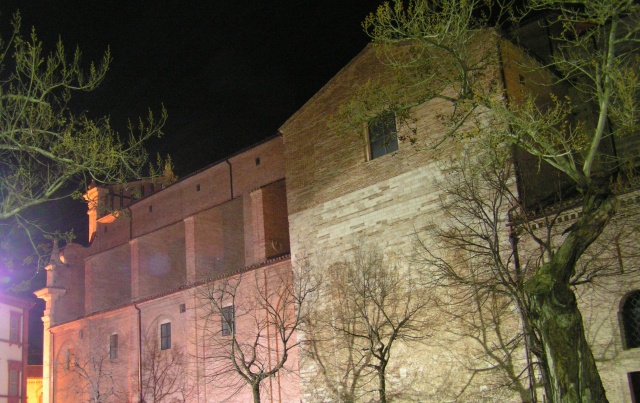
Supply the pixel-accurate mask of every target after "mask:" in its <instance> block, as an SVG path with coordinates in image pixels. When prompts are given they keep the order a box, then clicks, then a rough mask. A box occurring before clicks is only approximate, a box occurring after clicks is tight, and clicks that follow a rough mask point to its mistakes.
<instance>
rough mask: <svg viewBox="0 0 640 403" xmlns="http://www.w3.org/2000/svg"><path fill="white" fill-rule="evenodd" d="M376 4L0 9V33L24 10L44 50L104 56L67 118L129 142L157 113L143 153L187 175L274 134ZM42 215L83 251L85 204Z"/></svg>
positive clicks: (362, 39) (356, 45)
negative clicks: (101, 124) (107, 56)
mask: <svg viewBox="0 0 640 403" xmlns="http://www.w3.org/2000/svg"><path fill="white" fill-rule="evenodd" d="M379 3H380V1H372V0H369V1H366V0H342V1H340V0H323V1H305V0H298V1H295V0H286V1H285V0H275V1H258V0H255V1H252V0H240V1H237V0H236V1H234V0H231V1H217V0H208V1H200V0H198V1H194V0H191V1H177V0H175V1H147V0H129V1H120V0H118V1H111V0H110V1H102V2H96V1H79V0H68V1H52V0H22V1H19V0H2V2H1V3H0V33H2V34H3V36H5V35H6V34H7V33H8V32H10V31H9V30H10V28H9V22H10V20H11V15H12V14H13V12H15V11H16V10H18V9H19V10H20V12H21V14H22V21H23V27H22V31H23V33H28V32H29V30H30V28H31V27H32V26H34V27H35V28H36V30H37V33H38V35H39V37H40V39H42V41H43V42H44V44H45V46H49V48H51V47H52V46H54V45H55V43H56V41H57V39H58V37H60V38H62V40H63V42H64V43H65V46H66V47H67V51H68V52H69V54H71V53H72V52H73V50H74V49H75V47H76V46H79V47H80V49H81V50H82V52H83V55H84V60H85V61H86V62H87V63H88V62H89V61H91V60H96V61H97V60H99V59H100V57H101V55H102V54H103V53H104V51H105V50H106V49H107V48H108V47H109V48H110V49H111V54H112V57H113V62H112V64H111V66H110V71H109V73H108V74H107V78H106V79H105V81H104V82H103V84H102V85H101V87H100V88H99V89H98V90H96V91H94V92H92V93H86V94H80V95H74V99H73V104H72V105H73V107H74V109H77V110H79V111H87V112H88V113H89V114H90V115H91V116H94V117H101V116H105V115H108V116H110V118H111V122H112V126H114V128H116V129H117V130H118V131H120V132H126V127H127V120H128V119H133V120H134V121H135V120H136V119H137V117H138V116H143V117H144V116H146V114H147V111H148V108H151V109H153V110H155V111H159V110H160V107H161V105H162V104H164V105H165V107H166V108H167V110H168V113H169V120H168V122H167V124H166V126H165V129H164V132H165V135H164V137H162V138H161V139H159V140H154V141H152V142H150V143H149V144H148V149H149V151H150V152H151V153H152V154H155V153H157V152H159V153H160V154H162V155H166V154H170V155H171V157H172V159H173V162H174V167H175V171H176V173H177V174H178V176H179V177H182V176H185V175H187V174H189V173H191V172H194V171H196V170H198V169H200V168H203V167H205V166H207V165H209V164H211V163H213V162H216V161H218V160H220V159H222V158H224V157H226V156H228V155H230V154H232V153H234V152H236V151H239V150H241V149H243V148H245V147H248V146H250V145H252V144H254V143H256V142H258V141H260V140H262V139H264V138H267V137H270V136H273V135H275V134H276V133H277V130H278V128H279V127H280V126H281V125H282V124H283V123H284V122H285V121H286V119H287V118H289V117H290V116H291V115H292V114H293V113H294V112H295V111H297V110H298V109H299V108H300V107H301V106H302V105H303V104H304V103H305V102H306V101H307V100H308V99H309V98H310V97H311V96H313V94H315V93H316V92H317V91H318V90H319V89H320V88H321V87H322V86H323V85H324V84H325V83H326V82H327V81H328V80H329V79H330V78H331V77H333V76H334V75H335V74H336V73H337V72H338V71H339V70H340V69H341V68H342V67H343V66H344V65H346V64H347V63H348V62H349V60H351V59H352V58H353V57H354V56H356V55H357V54H358V52H359V51H360V50H362V48H364V46H365V45H366V43H367V42H368V38H367V36H366V34H365V33H364V32H363V31H362V28H361V26H360V23H361V22H362V20H363V19H364V18H365V16H366V15H367V14H368V13H369V12H372V11H374V10H375V8H376V6H377V5H378V4H379ZM42 214H43V216H44V217H46V220H47V221H48V223H49V226H50V228H55V229H61V230H69V229H70V228H74V229H75V232H76V234H77V236H78V237H77V240H78V242H80V243H85V242H86V239H87V216H86V205H84V204H83V203H81V202H78V201H75V202H72V203H67V204H65V205H59V204H58V205H54V206H48V207H46V208H45V209H43V211H42ZM41 274H43V273H41ZM43 281H44V278H43V277H42V276H39V282H40V283H42V282H43ZM43 285H44V283H42V284H39V283H38V282H35V283H34V288H35V289H37V288H40V287H42V286H43ZM40 302H42V301H40ZM42 308H43V306H42V304H40V305H39V306H38V307H37V308H36V309H35V311H33V310H32V318H33V319H34V320H33V321H32V325H33V326H32V329H34V327H35V328H39V329H41V322H40V320H39V317H40V316H41V315H42ZM32 335H33V336H35V337H31V338H30V339H31V342H30V343H31V345H32V347H36V348H40V346H41V343H42V341H41V340H42V339H41V338H42V335H41V332H40V334H35V332H34V331H33V330H32ZM37 361H38V358H37V357H36V358H35V361H34V360H32V362H37Z"/></svg>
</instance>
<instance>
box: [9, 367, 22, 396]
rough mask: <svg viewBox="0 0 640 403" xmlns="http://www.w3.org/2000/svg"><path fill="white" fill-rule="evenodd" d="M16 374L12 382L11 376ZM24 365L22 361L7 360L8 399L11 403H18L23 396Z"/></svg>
mask: <svg viewBox="0 0 640 403" xmlns="http://www.w3.org/2000/svg"><path fill="white" fill-rule="evenodd" d="M12 374H15V377H14V378H15V379H14V380H13V381H12V379H11V375H12ZM23 375H24V374H23V373H22V363H21V362H20V361H14V360H7V398H8V402H9V403H18V402H19V401H20V399H21V398H22V397H23V396H22V377H23Z"/></svg>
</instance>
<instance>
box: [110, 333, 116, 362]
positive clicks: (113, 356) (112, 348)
mask: <svg viewBox="0 0 640 403" xmlns="http://www.w3.org/2000/svg"><path fill="white" fill-rule="evenodd" d="M109 358H110V359H112V360H115V359H116V358H118V335H117V334H112V335H111V336H110V337H109Z"/></svg>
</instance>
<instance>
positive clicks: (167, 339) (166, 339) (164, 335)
mask: <svg viewBox="0 0 640 403" xmlns="http://www.w3.org/2000/svg"><path fill="white" fill-rule="evenodd" d="M170 348H171V323H163V324H161V325H160V350H168V349H170Z"/></svg>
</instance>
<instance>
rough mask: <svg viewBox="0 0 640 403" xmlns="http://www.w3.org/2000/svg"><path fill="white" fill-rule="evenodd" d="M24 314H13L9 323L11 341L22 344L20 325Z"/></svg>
mask: <svg viewBox="0 0 640 403" xmlns="http://www.w3.org/2000/svg"><path fill="white" fill-rule="evenodd" d="M21 319H22V314H20V313H19V312H11V318H10V319H9V320H10V323H9V341H11V342H13V343H20V324H21V322H22V320H21Z"/></svg>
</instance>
